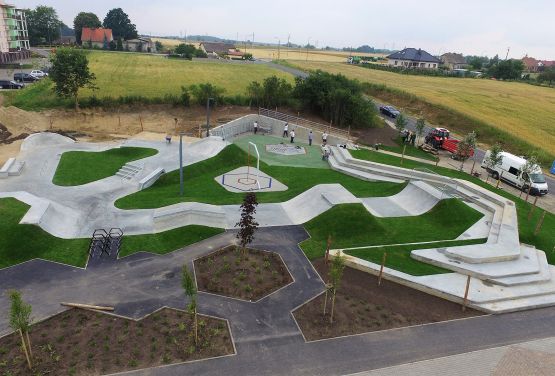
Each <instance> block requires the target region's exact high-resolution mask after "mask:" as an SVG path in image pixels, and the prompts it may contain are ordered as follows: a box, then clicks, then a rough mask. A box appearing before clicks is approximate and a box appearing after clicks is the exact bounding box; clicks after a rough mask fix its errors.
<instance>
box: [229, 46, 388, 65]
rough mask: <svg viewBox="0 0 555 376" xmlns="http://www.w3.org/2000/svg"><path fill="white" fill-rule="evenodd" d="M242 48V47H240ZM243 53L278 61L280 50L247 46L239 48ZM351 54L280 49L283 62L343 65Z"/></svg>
mask: <svg viewBox="0 0 555 376" xmlns="http://www.w3.org/2000/svg"><path fill="white" fill-rule="evenodd" d="M239 47H240V46H239ZM239 49H240V50H241V51H244V52H248V53H251V54H252V55H253V56H254V57H255V58H257V59H272V60H273V59H277V58H278V48H277V46H275V47H254V48H250V47H248V46H247V48H246V49H244V48H239ZM349 55H350V53H349V52H343V51H324V50H308V57H307V53H306V49H299V48H283V47H282V48H280V53H279V58H280V59H281V60H303V61H306V60H307V59H308V61H324V62H340V63H343V62H345V61H346V60H347V57H349ZM353 55H356V56H385V55H384V54H368V53H361V52H353Z"/></svg>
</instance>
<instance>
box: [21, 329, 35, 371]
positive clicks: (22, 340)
mask: <svg viewBox="0 0 555 376" xmlns="http://www.w3.org/2000/svg"><path fill="white" fill-rule="evenodd" d="M18 332H19V336H20V337H21V346H22V347H23V352H24V353H25V358H27V365H28V366H29V369H32V368H33V365H32V364H31V358H30V357H29V353H28V352H27V346H26V345H25V339H23V332H22V331H21V329H19V330H18Z"/></svg>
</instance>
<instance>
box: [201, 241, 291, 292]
mask: <svg viewBox="0 0 555 376" xmlns="http://www.w3.org/2000/svg"><path fill="white" fill-rule="evenodd" d="M195 273H196V277H197V284H198V287H199V290H202V291H207V292H211V293H214V294H219V295H225V296H230V297H233V298H239V299H244V300H250V301H256V300H259V299H261V298H263V297H264V296H266V295H268V294H270V293H272V292H274V291H276V290H278V289H279V288H281V287H283V286H285V285H287V284H289V283H290V282H292V281H293V278H292V277H291V275H290V274H289V271H288V270H287V268H286V267H285V264H284V263H283V261H282V260H281V257H280V256H279V255H278V254H277V253H274V252H268V251H261V250H258V249H252V248H247V250H246V253H243V251H242V250H241V248H240V247H236V246H228V247H226V248H222V249H220V250H219V251H216V252H214V253H211V254H209V255H207V256H205V257H203V258H200V259H198V260H195Z"/></svg>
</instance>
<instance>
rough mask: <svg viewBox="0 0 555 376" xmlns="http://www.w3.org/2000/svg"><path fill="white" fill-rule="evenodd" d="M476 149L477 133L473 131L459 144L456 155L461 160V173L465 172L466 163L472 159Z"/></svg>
mask: <svg viewBox="0 0 555 376" xmlns="http://www.w3.org/2000/svg"><path fill="white" fill-rule="evenodd" d="M475 148H476V133H475V132H474V131H472V132H470V133H469V134H467V135H466V136H464V138H463V139H462V140H461V141H460V142H459V143H458V144H457V151H456V155H457V158H459V160H460V161H461V167H460V168H459V171H462V170H463V167H464V162H466V160H467V159H468V158H470V155H471V154H472V152H473V151H474V149H475Z"/></svg>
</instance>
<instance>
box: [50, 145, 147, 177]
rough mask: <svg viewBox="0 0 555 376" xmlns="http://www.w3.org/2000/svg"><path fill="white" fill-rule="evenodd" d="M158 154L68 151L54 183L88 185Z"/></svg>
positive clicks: (135, 150) (128, 150) (131, 149)
mask: <svg viewBox="0 0 555 376" xmlns="http://www.w3.org/2000/svg"><path fill="white" fill-rule="evenodd" d="M157 153H158V150H156V149H150V148H138V147H121V148H115V149H109V150H105V151H100V152H92V151H66V152H65V153H63V154H62V157H61V158H60V163H59V164H58V168H57V169H56V173H55V174H54V177H53V178H52V182H53V183H54V184H56V185H61V186H74V185H81V184H87V183H90V182H93V181H96V180H100V179H104V178H107V177H109V176H112V175H114V174H115V173H116V172H118V170H119V169H120V168H121V167H122V166H123V165H125V164H126V163H128V162H132V161H136V160H139V159H143V158H147V157H150V156H153V155H155V154H157Z"/></svg>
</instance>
